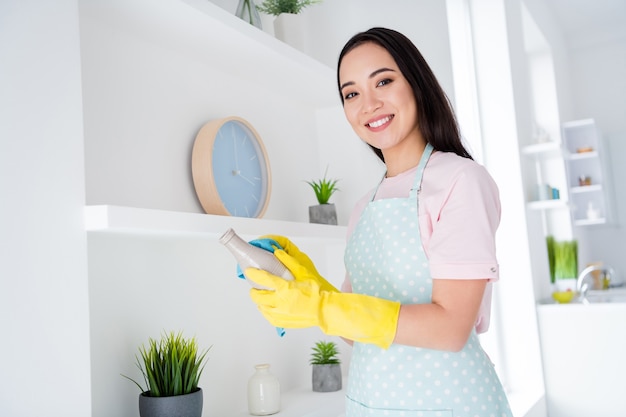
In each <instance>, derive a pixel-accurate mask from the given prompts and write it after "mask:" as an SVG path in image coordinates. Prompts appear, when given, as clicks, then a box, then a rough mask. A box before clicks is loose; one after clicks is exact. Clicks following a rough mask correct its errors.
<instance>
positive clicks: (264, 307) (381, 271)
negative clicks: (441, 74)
mask: <svg viewBox="0 0 626 417" xmlns="http://www.w3.org/2000/svg"><path fill="white" fill-rule="evenodd" d="M337 80H338V87H339V92H340V95H341V100H342V103H343V107H344V112H345V115H346V118H347V120H348V121H349V123H350V124H351V126H352V128H353V129H354V131H355V132H356V133H357V134H358V135H359V137H360V138H361V139H362V140H363V141H365V142H366V143H367V144H368V145H369V146H370V147H371V148H372V149H373V151H374V152H375V153H376V154H377V155H378V157H379V158H380V159H381V160H382V161H383V162H384V164H385V167H386V174H385V177H384V178H383V179H382V181H381V182H380V184H379V185H378V186H377V187H376V188H375V189H374V190H372V191H371V192H369V193H368V194H367V195H366V196H364V197H363V199H362V200H361V201H359V202H358V203H357V205H356V207H355V209H354V211H353V213H352V215H351V217H350V220H349V223H348V236H349V238H348V243H347V246H346V253H345V265H346V270H347V274H346V281H345V282H344V284H343V286H342V289H343V292H338V291H337V290H336V289H334V288H333V287H332V286H331V285H330V284H328V283H327V282H326V281H325V280H324V278H322V277H321V276H319V274H318V273H317V271H316V270H315V267H314V266H313V264H312V262H311V261H310V259H308V257H307V256H306V255H305V254H303V253H301V252H300V251H299V250H298V249H297V248H296V247H295V246H294V245H293V244H292V243H291V242H289V241H288V240H287V239H286V238H284V237H280V236H272V238H273V239H275V240H276V241H277V243H278V244H279V245H280V246H282V247H283V248H284V250H276V252H275V253H276V256H278V257H279V259H280V260H281V261H283V263H285V265H287V267H288V268H289V269H290V270H291V271H292V273H293V275H294V276H295V278H296V279H295V280H294V281H289V282H288V281H284V280H281V279H280V278H278V277H275V276H273V275H271V274H269V273H267V272H265V271H260V270H255V269H248V270H246V271H245V274H246V276H248V277H249V278H250V279H252V280H254V281H256V282H258V283H259V284H261V285H265V286H267V287H270V288H275V289H276V290H275V291H263V290H251V297H252V299H253V300H254V301H255V302H256V303H257V305H258V307H259V309H260V311H261V312H262V313H263V315H264V316H265V317H266V318H267V319H268V320H269V321H270V323H272V324H273V325H275V326H278V327H288V328H298V327H309V326H319V327H320V328H321V329H322V330H323V331H324V332H325V333H327V334H330V335H337V336H342V337H344V338H346V339H348V340H352V341H354V349H353V354H352V359H351V363H350V371H349V382H348V389H347V402H346V416H347V417H355V416H362V415H363V416H418V415H419V416H435V415H436V416H454V417H458V416H468V417H469V416H481V417H486V416H498V417H501V416H510V415H511V412H510V409H509V405H508V402H507V399H506V395H505V394H504V391H503V389H502V386H501V384H500V382H499V379H498V377H497V375H496V373H495V370H494V368H493V365H492V364H491V362H490V360H489V358H488V356H487V355H486V354H485V352H484V351H483V350H482V348H481V346H480V343H479V340H478V337H477V333H478V332H482V331H486V330H487V327H488V324H489V314H490V302H491V301H490V299H491V288H490V285H491V282H492V281H495V280H497V279H498V264H497V261H496V257H495V232H496V229H497V227H498V224H499V221H500V202H499V196H498V190H497V187H496V185H495V183H494V182H493V180H492V178H491V177H490V176H489V174H488V173H487V171H486V170H485V169H484V168H483V167H481V166H480V165H478V164H477V163H475V162H474V161H473V160H472V158H471V156H470V155H469V153H468V152H467V151H466V150H465V148H464V147H463V144H462V142H461V138H460V134H459V131H458V127H457V123H456V120H455V117H454V113H453V111H452V109H451V106H450V104H449V102H448V100H447V97H446V95H445V93H444V92H443V90H442V89H441V87H440V86H439V83H438V82H437V80H436V78H435V76H434V75H433V73H432V71H431V70H430V68H429V67H428V64H427V63H426V61H425V60H424V58H423V57H422V56H421V54H420V52H419V51H418V50H417V48H416V47H415V46H414V45H413V44H412V43H411V42H410V40H408V39H407V38H406V37H405V36H404V35H402V34H400V33H398V32H395V31H393V30H389V29H384V28H373V29H370V30H368V31H366V32H363V33H359V34H357V35H355V36H354V37H353V38H352V39H350V40H349V41H348V43H347V44H346V45H345V46H344V48H343V50H342V51H341V54H340V56H339V64H338V68H337Z"/></svg>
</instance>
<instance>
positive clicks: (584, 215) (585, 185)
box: [563, 119, 609, 226]
mask: <svg viewBox="0 0 626 417" xmlns="http://www.w3.org/2000/svg"><path fill="white" fill-rule="evenodd" d="M563 145H564V146H563V147H564V160H565V166H566V172H567V183H568V187H569V192H570V209H571V212H572V221H573V223H574V225H576V226H589V225H598V224H605V223H607V222H608V219H609V205H608V203H607V194H606V188H607V187H606V180H607V177H606V175H605V174H604V168H605V164H604V161H603V159H602V149H601V140H600V135H599V133H598V130H597V128H596V125H595V122H594V120H593V119H586V120H579V121H573V122H568V123H565V124H563Z"/></svg>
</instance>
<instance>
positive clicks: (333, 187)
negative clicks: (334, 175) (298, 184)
mask: <svg viewBox="0 0 626 417" xmlns="http://www.w3.org/2000/svg"><path fill="white" fill-rule="evenodd" d="M327 173H328V168H326V172H324V178H322V179H321V180H317V181H307V182H306V183H307V184H309V185H310V186H311V187H312V188H313V191H314V192H315V197H316V198H317V202H318V203H320V204H328V201H329V200H330V197H331V196H332V195H333V193H334V192H335V191H339V188H337V183H338V182H339V180H334V179H327V178H326V174H327Z"/></svg>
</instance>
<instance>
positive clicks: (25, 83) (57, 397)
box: [0, 0, 91, 417]
mask: <svg viewBox="0 0 626 417" xmlns="http://www.w3.org/2000/svg"><path fill="white" fill-rule="evenodd" d="M79 60H80V55H79V35H78V6H77V2H76V0H59V1H55V2H49V1H29V2H24V1H18V0H6V1H2V2H0V62H2V63H1V64H0V91H2V93H0V191H1V192H2V202H1V203H0V329H1V332H2V342H1V343H0V356H2V358H3V360H2V365H1V366H0V374H1V375H2V378H1V380H0V414H1V415H3V416H7V417H9V416H11V417H13V416H50V417H54V416H59V417H61V416H63V417H66V416H76V417H84V416H87V415H89V414H90V411H91V410H90V406H91V400H90V365H89V356H90V352H89V306H88V298H87V262H86V250H87V249H86V237H85V232H84V228H83V218H82V213H83V206H84V203H85V194H84V174H83V169H84V166H83V135H82V107H81V73H80V62H79Z"/></svg>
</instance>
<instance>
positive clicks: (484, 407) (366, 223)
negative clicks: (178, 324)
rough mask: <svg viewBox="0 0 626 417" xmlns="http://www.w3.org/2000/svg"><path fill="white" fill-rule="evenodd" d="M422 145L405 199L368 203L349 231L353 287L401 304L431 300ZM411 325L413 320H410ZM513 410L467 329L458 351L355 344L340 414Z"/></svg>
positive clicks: (412, 416) (456, 414)
mask: <svg viewBox="0 0 626 417" xmlns="http://www.w3.org/2000/svg"><path fill="white" fill-rule="evenodd" d="M431 153H432V146H431V145H430V144H428V145H427V146H426V149H425V150H424V154H423V155H422V158H421V160H420V162H419V165H418V168H417V173H416V175H415V181H414V184H413V188H411V191H410V194H409V197H408V198H391V199H382V200H375V201H374V197H375V195H376V192H374V194H373V195H372V201H370V203H369V204H368V205H367V207H366V208H365V209H364V210H363V213H362V214H361V217H360V219H359V222H358V224H357V226H356V227H355V229H354V232H353V234H352V236H351V237H350V239H349V241H348V244H347V247H346V252H345V257H344V261H345V265H346V269H347V271H348V273H349V275H350V281H351V284H352V290H353V291H354V292H355V293H361V294H368V295H372V296H375V297H380V298H385V299H388V300H394V301H399V302H401V303H402V304H422V303H430V302H431V294H432V278H431V276H430V270H429V266H428V259H427V257H426V254H425V252H424V248H423V247H422V242H421V238H420V233H419V222H418V198H417V197H418V194H419V191H420V187H421V183H422V176H423V173H424V168H425V167H426V163H427V161H428V159H429V158H430V155H431ZM416 325H417V326H418V325H419V323H417V324H416ZM360 416H369V417H378V416H393V417H396V416H397V417H399V416H406V417H418V416H419V417H422V416H423V417H434V416H441V417H460V416H463V417H476V416H478V417H490V416H494V417H507V416H512V414H511V411H510V409H509V405H508V402H507V399H506V395H505V394H504V390H503V389H502V385H501V384H500V381H499V379H498V376H497V375H496V372H495V370H494V368H493V364H492V363H491V361H490V360H489V358H488V357H487V355H486V354H485V352H484V351H483V349H482V347H481V346H480V343H479V341H478V337H477V335H476V333H475V331H472V333H471V335H470V337H469V340H468V342H467V344H466V345H465V347H464V348H463V349H462V350H461V351H460V352H446V351H440V350H432V349H423V348H416V347H411V346H404V345H398V344H393V345H391V347H390V348H389V349H387V350H384V349H381V348H379V347H377V346H375V345H370V344H363V343H357V342H355V343H354V347H353V351H352V359H351V362H350V370H349V380H348V387H347V400H346V417H360Z"/></svg>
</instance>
